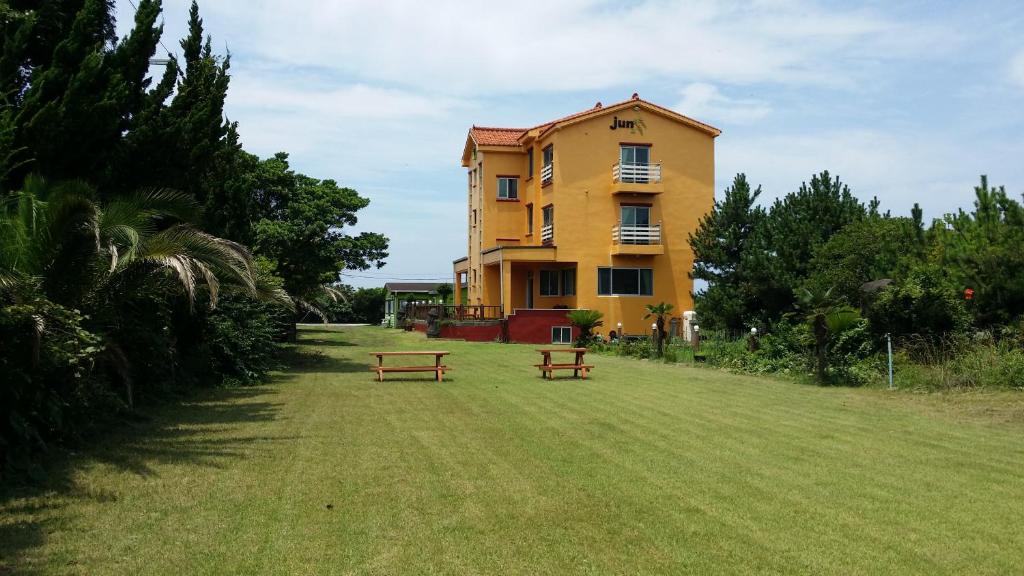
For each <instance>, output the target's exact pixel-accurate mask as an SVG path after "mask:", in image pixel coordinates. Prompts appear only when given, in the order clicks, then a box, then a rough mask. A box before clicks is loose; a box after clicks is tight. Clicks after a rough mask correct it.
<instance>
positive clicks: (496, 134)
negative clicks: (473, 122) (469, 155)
mask: <svg viewBox="0 0 1024 576" xmlns="http://www.w3.org/2000/svg"><path fill="white" fill-rule="evenodd" d="M524 132H526V129H525V128H488V127H486V126H473V128H471V129H470V131H469V133H470V134H471V135H472V136H473V140H474V141H475V142H476V143H477V145H478V146H518V145H519V137H520V136H522V135H523V133H524Z"/></svg>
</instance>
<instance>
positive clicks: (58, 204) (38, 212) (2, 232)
mask: <svg viewBox="0 0 1024 576" xmlns="http://www.w3.org/2000/svg"><path fill="white" fill-rule="evenodd" d="M93 198H94V194H93V191H92V190H91V189H90V188H89V187H88V186H87V185H85V184H84V183H81V182H66V183H60V184H50V183H48V182H46V181H45V180H44V179H42V178H40V177H38V176H29V177H28V178H27V179H26V181H25V185H24V187H23V189H22V190H21V191H20V192H17V193H15V194H12V195H9V196H8V198H7V199H6V200H5V201H4V202H3V203H2V205H0V300H4V301H9V302H23V301H29V300H31V299H32V298H34V297H37V296H43V297H45V298H46V299H48V300H51V301H53V302H56V303H57V304H61V305H64V306H66V307H70V308H76V309H79V310H82V311H83V312H85V313H87V314H89V315H90V316H92V317H94V318H100V319H102V318H116V317H118V312H119V306H120V304H121V302H123V301H124V300H125V299H126V298H127V297H128V296H130V295H131V294H134V293H136V292H138V291H140V290H144V289H146V288H148V287H149V283H150V282H152V281H154V280H157V281H160V280H170V281H171V282H172V283H174V284H175V285H177V286H178V288H179V289H180V290H181V291H182V292H183V293H184V295H185V296H186V297H187V301H188V303H189V307H190V309H192V307H193V306H194V304H195V300H196V297H197V295H198V294H199V292H200V291H204V292H205V294H206V295H207V298H208V299H209V303H210V307H211V308H212V307H215V306H216V305H217V298H218V294H219V292H220V289H221V284H222V283H223V282H228V283H230V284H231V285H232V286H235V287H238V288H239V289H241V290H243V291H244V292H246V293H247V294H249V295H251V296H253V297H256V298H260V299H264V300H271V301H276V302H278V303H281V304H283V305H286V306H289V305H291V302H290V300H289V299H288V296H287V294H285V293H284V292H283V291H282V290H281V289H280V288H279V287H275V286H270V285H267V283H265V282H263V281H262V280H261V279H260V277H259V275H258V274H257V273H256V272H255V269H254V266H253V262H252V256H251V255H250V253H249V251H248V249H246V248H245V247H244V246H242V245H240V244H237V243H235V242H231V241H230V240H225V239H223V238H218V237H216V236H212V235H210V234H207V233H205V232H203V231H201V230H198V229H196V228H194V227H192V226H191V225H189V224H187V223H186V222H187V221H188V219H190V218H192V217H193V216H194V215H195V213H196V205H195V204H194V202H193V201H192V200H191V198H189V197H188V196H186V195H185V194H182V193H180V192H175V191H170V190H149V191H143V192H138V193H135V194H132V195H129V196H127V197H125V198H122V199H118V200H114V201H111V202H109V203H107V204H106V205H103V206H101V205H100V204H99V203H97V202H96V201H95V200H93ZM97 322H100V323H102V322H103V321H102V320H97ZM39 324H40V325H45V319H41V320H40V322H39ZM101 331H102V330H101ZM107 336H108V338H109V333H108V334H107ZM106 349H107V359H108V361H110V363H111V364H112V366H113V367H114V369H115V371H116V372H118V373H121V374H122V376H123V377H124V380H125V385H126V395H127V400H128V403H129V405H131V403H132V390H131V379H130V377H129V376H128V372H129V371H128V369H127V360H126V359H125V358H124V357H123V354H120V353H119V352H118V350H119V348H118V346H117V345H116V342H111V341H109V339H108V342H107V346H106Z"/></svg>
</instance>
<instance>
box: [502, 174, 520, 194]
mask: <svg viewBox="0 0 1024 576" xmlns="http://www.w3.org/2000/svg"><path fill="white" fill-rule="evenodd" d="M503 184H504V186H502V185H503ZM509 184H512V188H513V189H512V190H511V193H510V190H509ZM498 199H499V200H519V177H517V176H498Z"/></svg>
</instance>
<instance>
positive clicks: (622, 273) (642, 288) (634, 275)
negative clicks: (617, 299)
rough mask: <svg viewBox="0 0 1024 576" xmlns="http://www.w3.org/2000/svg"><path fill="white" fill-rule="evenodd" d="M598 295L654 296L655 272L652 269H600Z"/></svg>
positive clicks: (598, 270) (598, 271) (598, 273)
mask: <svg viewBox="0 0 1024 576" xmlns="http://www.w3.org/2000/svg"><path fill="white" fill-rule="evenodd" d="M597 293H598V294H599V295H601V296H653V295H654V271H653V270H651V269H650V268H598V269H597Z"/></svg>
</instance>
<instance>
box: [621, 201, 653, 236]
mask: <svg viewBox="0 0 1024 576" xmlns="http://www.w3.org/2000/svg"><path fill="white" fill-rule="evenodd" d="M620 211H621V212H620V215H621V218H622V228H624V230H622V231H621V232H620V234H621V236H620V238H621V242H622V243H623V244H648V243H650V240H649V238H648V234H647V232H648V231H646V230H636V228H642V229H643V228H650V226H651V207H650V206H622V207H621V208H620ZM626 228H633V230H625V229H626Z"/></svg>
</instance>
